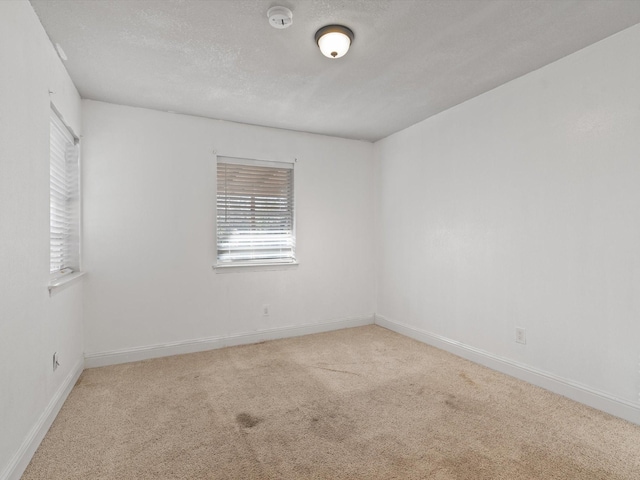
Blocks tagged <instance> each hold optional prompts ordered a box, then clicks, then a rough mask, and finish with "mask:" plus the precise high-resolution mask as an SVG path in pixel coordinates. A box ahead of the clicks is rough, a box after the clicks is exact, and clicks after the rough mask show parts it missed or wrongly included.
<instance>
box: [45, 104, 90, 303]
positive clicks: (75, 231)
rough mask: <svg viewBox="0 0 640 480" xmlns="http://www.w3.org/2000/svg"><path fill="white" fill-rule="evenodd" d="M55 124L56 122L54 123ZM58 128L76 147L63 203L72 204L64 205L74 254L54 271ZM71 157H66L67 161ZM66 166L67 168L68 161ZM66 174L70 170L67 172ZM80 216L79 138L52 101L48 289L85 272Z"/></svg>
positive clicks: (50, 116)
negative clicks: (54, 141) (54, 139)
mask: <svg viewBox="0 0 640 480" xmlns="http://www.w3.org/2000/svg"><path fill="white" fill-rule="evenodd" d="M54 123H55V124H56V125H55V126H54ZM54 129H56V130H57V131H58V132H60V133H61V134H62V136H63V137H64V142H65V145H67V146H68V145H69V144H72V145H73V146H74V148H75V152H74V155H75V157H74V159H73V163H74V165H73V167H71V170H72V171H71V173H72V175H73V180H72V183H71V185H70V186H68V185H65V189H67V191H66V192H64V193H63V195H64V203H66V202H69V203H70V205H69V206H67V205H63V208H64V209H65V211H66V214H69V215H70V220H71V222H70V225H71V226H70V233H69V238H70V239H71V240H70V243H71V248H70V250H71V254H69V255H64V254H63V261H62V262H61V268H60V269H59V270H53V269H52V266H53V263H54V262H53V260H52V259H53V256H52V253H53V242H54V239H53V223H52V207H53V205H54V204H53V201H52V200H53V198H52V197H54V196H55V195H58V196H60V192H59V189H58V190H57V191H56V192H55V193H54V189H53V187H52V183H53V174H52V169H53V165H54V159H53V155H52V137H53V135H54V132H53V130H54ZM66 161H68V160H65V162H66ZM64 168H65V169H66V168H68V166H67V165H66V164H65V166H64ZM65 174H68V172H66V171H65ZM81 218H82V192H81V162H80V139H79V137H78V136H77V135H76V134H75V133H74V132H73V129H72V128H71V127H70V126H69V125H68V124H67V123H66V122H65V121H64V118H63V116H62V115H61V114H60V113H59V111H58V110H57V109H56V108H55V106H54V105H53V104H51V108H50V115H49V285H48V287H49V291H50V292H51V291H52V290H53V289H54V288H57V287H60V286H63V285H64V284H66V283H67V282H70V281H72V280H74V279H75V278H78V277H80V276H81V275H83V272H82V259H81Z"/></svg>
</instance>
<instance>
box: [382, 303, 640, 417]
mask: <svg viewBox="0 0 640 480" xmlns="http://www.w3.org/2000/svg"><path fill="white" fill-rule="evenodd" d="M374 318H375V324H376V325H380V326H381V327H384V328H387V329H389V330H392V331H394V332H397V333H400V334H402V335H405V336H407V337H410V338H413V339H415V340H418V341H420V342H423V343H426V344H428V345H431V346H434V347H437V348H440V349H442V350H446V351H447V352H450V353H453V354H454V355H457V356H459V357H462V358H466V359H467V360H471V361H472V362H475V363H479V364H480V365H484V366H485V367H489V368H491V369H492V370H496V371H498V372H502V373H505V374H507V375H510V376H512V377H515V378H518V379H520V380H524V381H525V382H529V383H531V384H533V385H537V386H538V387H542V388H544V389H546V390H549V391H551V392H554V393H558V394H560V395H563V396H565V397H567V398H570V399H571V400H575V401H576V402H579V403H583V404H585V405H588V406H590V407H593V408H596V409H598V410H602V411H603V412H607V413H610V414H611V415H615V416H616V417H620V418H623V419H625V420H628V421H629V422H632V423H635V424H638V425H640V403H639V404H636V403H632V402H629V401H627V400H624V399H620V398H616V397H614V396H612V395H609V394H607V393H604V392H600V391H597V390H595V389H592V388H590V387H587V386H586V385H581V384H579V383H577V382H574V381H571V380H568V379H566V378H562V377H559V376H557V375H554V374H552V373H548V372H544V371H542V370H537V369H535V368H532V367H529V366H527V365H524V364H521V363H518V362H514V361H513V360H509V359H508V358H504V357H500V356H497V355H494V354H492V353H489V352H486V351H484V350H480V349H478V348H474V347H471V346H469V345H465V344H463V343H460V342H457V341H455V340H451V339H449V338H446V337H443V336H441V335H436V334H434V333H429V332H426V331H423V330H420V329H416V328H414V327H410V326H407V325H403V324H401V323H398V322H395V321H392V320H389V319H387V318H385V317H384V316H382V315H378V314H376V315H375V316H374Z"/></svg>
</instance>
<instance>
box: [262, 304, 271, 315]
mask: <svg viewBox="0 0 640 480" xmlns="http://www.w3.org/2000/svg"><path fill="white" fill-rule="evenodd" d="M262 316H263V317H268V316H269V305H263V306H262Z"/></svg>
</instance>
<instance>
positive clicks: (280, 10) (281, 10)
mask: <svg viewBox="0 0 640 480" xmlns="http://www.w3.org/2000/svg"><path fill="white" fill-rule="evenodd" d="M267 17H269V23H270V24H271V26H272V27H273V28H287V27H289V26H291V24H292V23H293V12H291V10H289V9H288V8H287V7H271V8H270V9H269V11H268V12H267Z"/></svg>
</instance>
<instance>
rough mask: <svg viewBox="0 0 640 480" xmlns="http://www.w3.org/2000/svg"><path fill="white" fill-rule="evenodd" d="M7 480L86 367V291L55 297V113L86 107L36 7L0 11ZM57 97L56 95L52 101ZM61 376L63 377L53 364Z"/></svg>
mask: <svg viewBox="0 0 640 480" xmlns="http://www.w3.org/2000/svg"><path fill="white" fill-rule="evenodd" d="M0 71H1V73H0V106H1V108H0V238H1V239H2V241H1V242H0V266H1V267H2V275H0V292H1V293H0V479H2V480H4V479H6V478H19V476H20V475H21V473H22V471H23V469H24V468H25V467H26V462H28V461H29V459H30V458H31V455H32V453H33V451H35V448H36V447H37V446H38V444H39V442H40V440H41V438H42V436H43V435H44V433H45V432H46V430H47V429H48V427H49V425H50V422H51V421H52V420H53V418H54V417H55V414H56V413H57V411H58V409H59V407H60V405H61V403H62V401H63V400H64V398H66V394H67V393H68V389H69V388H70V387H71V386H73V383H75V380H76V378H77V375H79V373H80V372H81V370H82V366H83V355H82V352H83V346H82V340H83V334H82V281H81V280H80V281H78V282H76V283H74V284H72V285H69V286H67V287H66V288H64V289H63V290H60V291H58V292H56V293H54V295H53V296H51V297H50V296H49V293H48V290H47V284H48V281H49V111H50V103H54V104H55V106H56V108H57V109H58V110H59V111H60V112H61V113H62V115H63V116H64V120H65V121H66V122H67V123H68V124H69V125H70V126H71V127H72V128H73V130H74V131H75V132H76V134H80V133H81V132H80V113H81V112H80V97H79V95H78V93H77V91H76V89H75V87H74V86H73V84H72V82H71V80H70V79H69V76H68V75H67V72H66V70H65V68H64V66H63V65H62V63H61V61H60V60H59V59H58V57H57V55H56V53H55V51H54V49H53V46H52V45H51V43H50V42H49V39H48V37H47V35H46V33H45V31H44V29H43V28H42V25H41V24H40V21H39V20H38V17H37V16H36V14H35V12H34V11H33V9H32V8H31V5H30V4H29V3H28V2H27V1H22V0H19V1H2V2H0ZM49 91H51V92H53V93H51V94H50V93H49ZM54 352H58V354H59V356H60V363H61V366H60V367H59V368H58V369H57V370H56V371H55V372H54V371H53V365H52V356H53V353H54Z"/></svg>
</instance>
